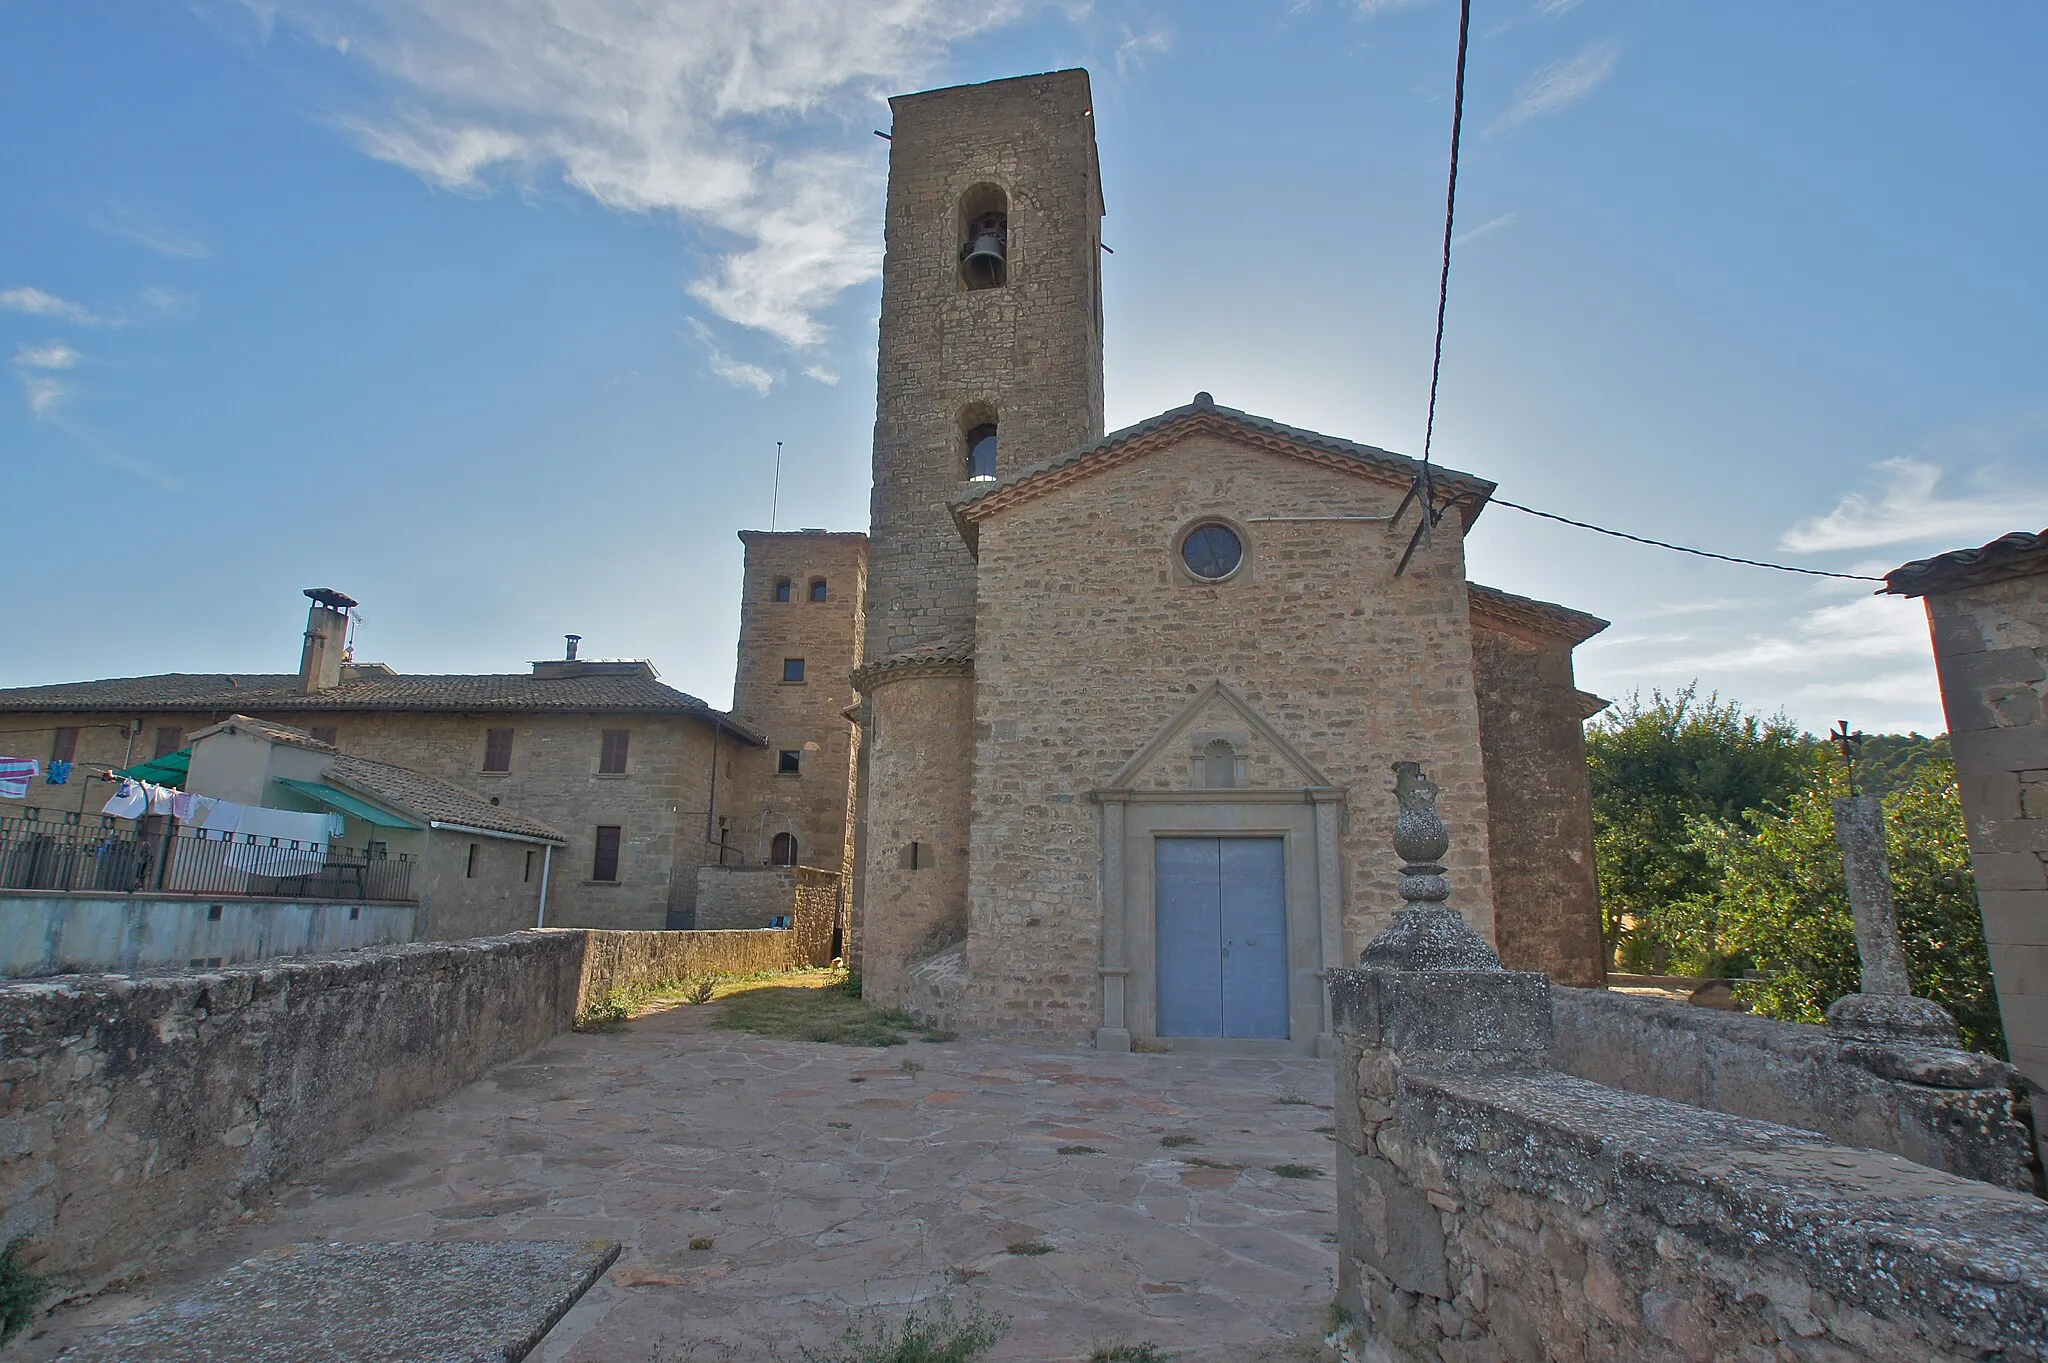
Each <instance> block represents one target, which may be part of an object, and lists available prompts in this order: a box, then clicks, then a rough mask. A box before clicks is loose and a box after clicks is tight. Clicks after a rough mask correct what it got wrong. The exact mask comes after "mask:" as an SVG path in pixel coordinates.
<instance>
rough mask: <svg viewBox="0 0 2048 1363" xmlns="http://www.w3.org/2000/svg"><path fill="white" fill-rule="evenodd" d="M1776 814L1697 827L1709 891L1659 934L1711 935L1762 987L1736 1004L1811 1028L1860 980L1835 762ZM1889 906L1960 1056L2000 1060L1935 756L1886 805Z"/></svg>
mask: <svg viewBox="0 0 2048 1363" xmlns="http://www.w3.org/2000/svg"><path fill="white" fill-rule="evenodd" d="M1808 770H1809V772H1810V773H1811V780H1810V781H1809V783H1808V784H1807V785H1806V787H1805V788H1804V789H1803V790H1801V791H1799V792H1798V793H1797V794H1795V795H1794V796H1793V797H1792V799H1791V801H1790V802H1789V803H1788V804H1787V806H1786V807H1785V808H1784V809H1783V810H1782V811H1781V812H1773V811H1769V810H1753V811H1751V812H1749V813H1748V814H1747V815H1746V816H1745V817H1744V818H1743V819H1741V820H1740V821H1732V820H1714V819H1707V818H1697V819H1695V820H1694V821H1693V822H1692V824H1691V826H1690V829H1689V833H1690V838H1689V842H1690V845H1691V847H1692V848H1693V850H1694V851H1695V852H1697V853H1698V854H1699V855H1700V856H1701V857H1702V859H1703V860H1704V862H1705V865H1706V867H1707V874H1708V878H1709V881H1710V882H1711V886H1712V888H1711V889H1710V890H1708V891H1707V892H1706V893H1704V894H1700V895H1697V896H1695V897H1693V898H1692V899H1690V900H1688V901H1686V902H1684V903H1682V904H1678V905H1675V906H1673V907H1672V908H1671V909H1670V911H1669V912H1667V913H1666V914H1665V915H1664V916H1663V917H1662V919H1661V920H1660V924H1661V926H1662V927H1663V929H1664V930H1665V931H1667V932H1670V933H1672V934H1673V935H1675V936H1681V937H1683V936H1686V935H1688V934H1690V935H1693V936H1695V937H1697V936H1698V935H1701V934H1704V933H1706V932H1708V931H1711V932H1713V933H1714V934H1716V935H1717V937H1718V940H1719V942H1720V944H1721V946H1722V948H1723V949H1724V950H1728V951H1732V952H1740V953H1741V954H1743V955H1745V956H1747V957H1748V958H1749V959H1750V960H1751V961H1752V962H1753V963H1754V964H1755V967H1756V969H1757V971H1758V973H1760V974H1761V975H1762V976H1763V978H1762V979H1761V980H1757V981H1752V982H1750V983H1747V984H1744V985H1743V986H1741V992H1742V994H1743V996H1744V997H1745V998H1747V999H1748V1000H1749V1001H1750V1003H1751V1005H1752V1006H1753V1007H1754V1008H1755V1010H1756V1011H1757V1012H1758V1013H1760V1014H1762V1015H1763V1016H1765V1017H1774V1018H1783V1019H1785V1020H1786V1021H1789V1022H1819V1021H1820V1020H1821V1018H1822V1017H1823V1016H1824V1015H1825V1014H1826V1012H1827V1008H1828V1005H1829V1004H1831V1003H1833V1002H1834V1001H1835V1000H1836V999H1838V998H1840V997H1841V996H1842V995H1844V994H1852V993H1855V992H1856V990H1857V988H1858V987H1859V985H1860V982H1861V977H1862V967H1861V963H1860V960H1859V958H1858V956H1857V951H1856V925H1855V919H1854V918H1853V916H1852V915H1851V913H1850V910H1849V895H1848V889H1847V886H1846V885H1845V883H1844V881H1843V877H1842V852H1841V849H1840V847H1839V846H1837V845H1836V843H1835V821H1834V806H1833V799H1834V797H1835V796H1837V795H1844V794H1847V793H1848V781H1847V777H1846V773H1844V772H1843V770H1842V768H1841V765H1840V764H1839V763H1838V762H1827V761H1819V762H1815V763H1813V764H1812V765H1811V766H1810V767H1809V768H1808ZM1884 821H1885V848H1886V855H1887V857H1888V859H1889V860H1890V862H1891V872H1892V898H1893V900H1894V902H1895V903H1896V904H1897V905H1898V910H1899V936H1900V939H1901V945H1902V946H1903V947H1904V948H1905V953H1906V965H1907V969H1908V970H1909V971H1910V972H1911V974H1912V977H1913V988H1914V991H1915V992H1916V993H1918V994H1920V995H1921V996H1922V997H1924V998H1930V999H1933V1000H1934V1001H1935V1002H1936V1003H1939V1004H1941V1005H1942V1006H1943V1007H1945V1008H1947V1009H1948V1010H1949V1012H1951V1013H1953V1014H1954V1015H1955V1019H1956V1023H1957V1025H1958V1027H1959V1028H1960V1029H1961V1031H1962V1035H1963V1044H1964V1045H1966V1046H1968V1047H1970V1048H1971V1049H1972V1050H1978V1051H1984V1052H1987V1053H1989V1054H1992V1055H1996V1056H2000V1057H2001V1058H2002V1057H2003V1056H2004V1055H2005V1038H2004V1034H2003V1031H2002V1030H2001V1028H2000V1026H1999V1017H1998V1003H1997V999H1996V998H1995V996H1994V994H1993V992H1992V984H1991V961H1990V957H1989V955H1988V953H1987V952H1986V949H1985V946H1984V924H1983V920H1982V918H1981V917H1979V914H1978V909H1977V886H1976V880H1975V878H1974V877H1973V876H1972V874H1971V872H1970V847H1969V842H1968V839H1967V837H1966V835H1965V832H1964V824H1963V807H1962V801H1961V798H1960V797H1959V795H1958V794H1957V791H1956V784H1955V766H1954V764H1953V763H1952V762H1950V761H1948V760H1947V759H1946V758H1940V757H1929V758H1926V759H1925V760H1921V761H1917V762H1915V763H1914V764H1913V767H1912V771H1911V774H1910V775H1909V776H1908V777H1907V779H1906V780H1905V781H1904V783H1903V784H1901V785H1900V786H1898V787H1897V788H1896V789H1895V790H1893V791H1892V793H1891V794H1889V795H1888V796H1886V797H1884Z"/></svg>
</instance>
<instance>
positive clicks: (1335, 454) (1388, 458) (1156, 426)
mask: <svg viewBox="0 0 2048 1363" xmlns="http://www.w3.org/2000/svg"><path fill="white" fill-rule="evenodd" d="M1202 431H1207V432H1211V433H1213V434H1217V435H1222V436H1225V437H1228V438H1233V439H1237V440H1240V441H1245V440H1249V442H1250V443H1253V444H1258V445H1262V446H1264V447H1266V448H1269V449H1275V450H1279V451H1281V452H1283V453H1288V454H1293V455H1296V456H1298V457H1302V458H1308V459H1312V460H1314V461H1315V462H1317V463H1321V464H1325V465H1328V466H1330V467H1333V468H1349V469H1351V470H1352V471H1354V472H1358V473H1367V474H1375V475H1377V476H1379V477H1380V478H1381V479H1383V480H1389V479H1391V480H1398V481H1403V482H1405V481H1408V480H1410V479H1412V478H1414V476H1415V475H1416V474H1417V473H1419V472H1420V471H1421V469H1422V462H1421V461H1420V460H1418V459H1410V458H1409V457H1408V456H1407V455H1405V454H1395V453H1393V452H1392V451H1391V450H1383V449H1380V448H1378V447H1377V446H1373V445H1360V444H1358V443H1356V442H1355V441H1350V440H1340V439H1338V438H1337V437H1336V436H1331V435H1323V434H1322V433H1320V432H1318V431H1310V430H1304V429H1302V428H1301V427H1299V426H1288V425H1285V424H1284V423H1282V422H1278V421H1272V420H1269V419H1267V418H1266V417H1262V416H1253V415H1252V414H1251V413H1249V412H1240V411H1238V410H1237V409H1236V408H1234V407H1219V406H1217V405H1216V403H1215V401H1214V400H1213V399H1212V398H1210V397H1209V395H1208V394H1207V393H1197V394H1196V395H1195V400H1194V401H1193V402H1191V403H1188V404H1187V405H1186V406H1184V407H1174V408H1171V409H1169V410H1167V411H1164V412H1161V413H1160V414H1159V415H1158V416H1155V417H1150V418H1147V419H1146V420H1144V421H1141V422H1139V423H1138V424H1137V425H1135V426H1126V427H1124V428H1123V429H1122V430H1120V431H1112V432H1110V433H1109V434H1108V435H1106V436H1104V437H1103V438H1102V439H1100V440H1098V441H1096V442H1095V443H1093V444H1091V445H1083V446H1081V447H1080V448H1078V449H1072V450H1068V451H1067V452H1066V453H1064V454H1061V455H1057V456H1055V457H1053V458H1051V459H1047V460H1044V461H1043V462H1041V463H1037V464H1032V465H1030V466H1029V467H1027V468H1021V469H1018V470H1017V471H1016V472H1015V473H1012V474H1010V475H1009V476H1008V477H1006V478H1003V479H1000V480H998V481H996V482H993V483H988V484H984V485H982V486H980V487H978V488H976V489H975V491H973V492H972V493H970V494H969V495H967V496H966V497H963V498H962V499H960V500H959V501H957V502H955V503H953V517H954V519H955V520H956V521H958V522H959V523H960V528H961V530H962V531H963V533H965V534H966V536H967V539H968V543H969V544H970V546H971V545H972V544H973V543H974V539H975V522H977V521H980V520H983V519H985V518H986V517H988V516H990V515H993V514H995V513H996V512H997V511H1000V510H1002V509H1003V508H1005V507H1008V506H1011V505H1014V504H1016V503H1017V502H1020V501H1027V500H1029V499H1030V498H1031V497H1033V496H1035V495H1037V493H1038V492H1039V491H1040V490H1050V489H1051V488H1054V487H1057V486H1060V485H1061V484H1063V483H1066V482H1069V481H1071V480H1072V479H1074V478H1076V477H1082V476H1085V474H1086V473H1087V472H1088V471H1090V470H1092V469H1094V468H1098V467H1101V468H1107V467H1111V466H1113V465H1115V464H1119V463H1122V462H1123V461H1124V460H1126V459H1129V458H1133V457H1135V456H1137V455H1140V454H1143V453H1145V452H1147V451H1148V450H1152V449H1156V448H1161V447H1163V446H1165V445H1168V444H1171V443H1172V442H1173V441H1175V440H1177V439H1179V438H1180V437H1182V436H1184V435H1190V434H1194V433H1197V432H1202ZM1432 469H1433V476H1434V478H1435V480H1436V483H1437V486H1438V487H1439V488H1441V489H1442V490H1443V491H1444V492H1449V493H1455V494H1457V495H1458V504H1457V505H1458V514H1459V517H1460V518H1461V519H1462V520H1463V521H1464V523H1465V525H1466V527H1467V528H1468V529H1469V528H1470V527H1471V524H1472V522H1473V521H1474V520H1475V519H1477V517H1478V515H1479V512H1480V509H1481V508H1482V507H1484V506H1485V505H1486V499H1487V498H1488V497H1491V496H1492V495H1493V488H1494V485H1493V484H1492V483H1490V482H1488V481H1487V480H1486V479H1484V478H1475V477H1474V476H1472V475H1471V474H1469V473H1460V472H1458V471H1457V470H1456V469H1447V468H1445V467H1443V466H1442V465H1441V464H1438V465H1433V466H1432Z"/></svg>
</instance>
